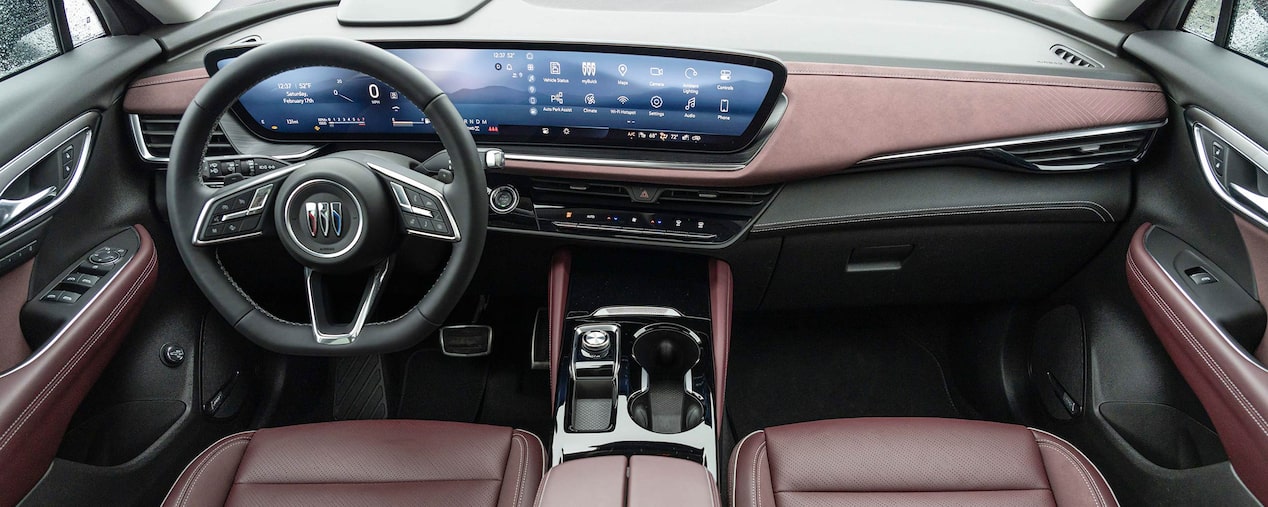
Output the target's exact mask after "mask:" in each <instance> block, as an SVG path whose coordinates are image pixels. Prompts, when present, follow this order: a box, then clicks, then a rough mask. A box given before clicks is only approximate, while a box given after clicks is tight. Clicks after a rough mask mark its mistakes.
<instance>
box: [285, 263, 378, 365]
mask: <svg viewBox="0 0 1268 507" xmlns="http://www.w3.org/2000/svg"><path fill="white" fill-rule="evenodd" d="M391 271H392V258H391V257H389V258H387V259H384V260H383V262H380V263H379V264H378V265H377V266H375V267H374V271H373V272H371V274H370V279H369V280H367V281H366V283H365V290H364V291H362V293H361V300H360V302H358V303H357V311H356V313H355V314H354V315H353V318H352V322H347V323H337V322H333V319H331V317H330V314H331V304H332V301H331V300H332V298H331V297H330V289H329V287H327V285H326V283H325V282H324V275H323V274H322V273H321V272H320V271H315V270H313V269H312V268H304V281H305V283H307V285H308V290H307V293H308V314H309V317H310V318H312V321H313V337H314V338H316V339H317V343H320V344H322V345H347V344H350V343H352V342H353V341H355V340H356V339H357V336H359V335H360V334H361V331H362V329H364V328H365V322H366V319H368V318H369V317H370V313H372V312H373V311H374V308H375V306H376V305H378V303H379V296H380V295H381V294H382V292H383V283H384V281H385V280H386V279H387V276H388V274H389V273H390V272H391Z"/></svg>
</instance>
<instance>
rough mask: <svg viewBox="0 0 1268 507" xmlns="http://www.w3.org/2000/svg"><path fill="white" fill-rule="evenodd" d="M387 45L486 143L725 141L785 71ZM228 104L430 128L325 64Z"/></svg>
mask: <svg viewBox="0 0 1268 507" xmlns="http://www.w3.org/2000/svg"><path fill="white" fill-rule="evenodd" d="M386 48H387V49H388V50H389V51H391V52H392V53H393V54H395V55H397V56H399V57H400V58H402V59H403V60H405V61H406V62H409V63H410V64H412V65H414V66H415V67H417V68H419V69H420V70H422V71H423V73H424V74H426V75H427V76H428V77H429V78H431V79H432V80H433V81H435V82H436V84H437V85H438V86H440V88H441V89H443V90H444V91H445V92H446V94H447V95H448V96H449V98H450V100H452V101H453V103H454V104H455V105H456V106H457V108H458V111H459V112H460V113H461V114H462V116H463V118H464V120H465V121H466V124H467V128H468V129H469V130H470V131H471V133H472V135H474V136H475V137H476V138H477V140H478V141H482V142H505V143H545V144H568V145H598V146H616V147H639V148H653V149H676V150H690V151H733V150H737V149H741V148H743V147H744V146H746V145H747V144H748V143H750V142H751V141H752V139H753V137H754V136H755V135H756V133H757V132H758V130H760V127H761V126H762V124H763V123H764V122H765V121H766V119H767V117H768V116H769V115H770V112H771V109H772V107H773V104H774V102H775V100H776V99H777V98H778V96H779V92H780V91H781V89H782V87H783V82H784V77H785V76H784V72H785V71H784V69H783V67H782V66H781V65H780V64H779V63H777V62H775V61H772V60H769V59H765V58H758V57H753V56H739V55H734V54H726V53H708V52H693V51H680V50H667V49H647V50H635V51H640V52H639V53H637V54H635V53H629V52H625V51H629V49H628V48H616V47H611V48H609V47H586V48H585V49H586V50H575V49H573V48H572V47H568V48H567V49H564V48H561V47H558V46H542V45H537V46H521V47H514V48H513V47H510V46H507V47H470V46H467V47H400V46H399V45H397V46H386ZM245 50H246V48H231V49H225V50H219V51H215V52H213V53H212V54H210V55H209V56H208V70H209V71H211V72H215V71H216V70H219V69H221V68H224V67H225V66H227V65H232V62H233V60H234V58H235V57H236V56H239V55H240V54H241V53H242V52H243V51H245ZM614 51H621V52H614ZM235 112H236V113H237V114H238V115H239V117H240V118H241V119H242V120H243V122H244V123H247V124H248V125H249V126H250V127H251V128H252V130H254V131H255V132H256V133H258V134H260V135H262V136H263V137H266V138H271V139H277V140H336V139H389V140H390V139H410V138H413V139H417V138H419V137H426V136H431V135H433V134H434V132H435V131H434V129H433V128H432V126H431V120H430V119H428V118H427V117H426V116H424V115H423V113H422V112H421V111H420V109H419V108H418V107H417V106H416V105H414V104H413V103H411V102H410V101H409V100H408V99H407V98H406V97H403V96H401V95H400V93H398V92H397V91H396V90H395V89H393V88H392V87H391V86H389V85H387V84H386V83H384V82H382V81H380V80H378V79H376V78H373V77H370V76H366V75H364V74H361V73H358V72H355V71H351V70H347V69H341V68H333V67H308V68H301V69H296V70H291V71H287V72H283V73H281V74H278V75H276V76H273V77H271V78H269V79H267V80H265V81H263V82H261V83H259V84H258V85H256V86H255V87H253V88H252V89H251V90H250V91H248V92H247V93H246V94H244V95H243V96H242V97H241V98H240V99H239V105H238V106H236V107H235Z"/></svg>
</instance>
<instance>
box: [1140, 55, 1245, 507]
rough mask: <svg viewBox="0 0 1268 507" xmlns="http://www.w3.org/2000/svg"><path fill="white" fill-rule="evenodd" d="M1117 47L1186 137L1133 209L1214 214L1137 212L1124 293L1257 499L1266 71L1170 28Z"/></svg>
mask: <svg viewBox="0 0 1268 507" xmlns="http://www.w3.org/2000/svg"><path fill="white" fill-rule="evenodd" d="M1124 48H1125V49H1126V50H1127V51H1128V52H1129V53H1131V54H1132V55H1133V56H1136V57H1138V58H1140V59H1141V60H1142V61H1144V62H1145V63H1146V64H1147V65H1149V66H1150V67H1151V69H1152V70H1153V71H1154V72H1155V73H1156V74H1157V75H1158V76H1160V78H1161V79H1162V81H1163V84H1164V88H1166V90H1167V94H1168V97H1169V98H1170V99H1171V100H1172V101H1173V102H1174V105H1175V106H1177V107H1175V108H1174V109H1173V110H1174V111H1176V114H1177V115H1178V116H1180V117H1181V118H1182V119H1183V121H1184V129H1185V130H1186V132H1185V133H1184V135H1183V136H1177V138H1176V141H1175V142H1176V143H1177V144H1176V151H1178V152H1180V153H1182V154H1183V155H1180V156H1179V158H1178V159H1176V160H1173V163H1176V164H1180V165H1181V166H1182V167H1183V169H1184V171H1183V172H1181V173H1177V174H1176V175H1174V177H1175V178H1176V179H1175V180H1174V181H1173V182H1172V186H1171V187H1170V189H1169V190H1171V192H1162V193H1156V194H1152V195H1142V196H1140V197H1139V200H1140V203H1141V204H1140V206H1141V207H1142V208H1145V209H1155V210H1156V209H1166V208H1168V207H1179V208H1186V207H1191V208H1198V207H1210V206H1211V205H1215V206H1218V208H1219V211H1218V212H1209V213H1202V214H1184V213H1170V214H1168V213H1155V214H1150V213H1142V215H1143V218H1144V219H1145V221H1146V223H1144V224H1143V225H1141V226H1140V228H1139V229H1137V230H1136V232H1135V234H1134V235H1133V236H1132V238H1131V241H1130V244H1129V247H1128V251H1127V279H1128V286H1129V287H1130V288H1131V291H1132V294H1133V296H1134V297H1135V299H1136V302H1137V304H1138V305H1139V307H1140V308H1141V309H1142V310H1143V312H1144V314H1145V317H1146V318H1147V320H1148V322H1149V325H1150V327H1151V328H1152V329H1153V331H1154V333H1155V334H1156V335H1157V337H1158V339H1159V340H1160V341H1161V343H1162V345H1163V347H1164V348H1165V350H1166V352H1167V354H1168V355H1169V356H1170V358H1171V360H1172V361H1173V362H1174V363H1175V365H1176V367H1177V368H1178V369H1179V372H1180V374H1181V375H1182V376H1183V378H1184V380H1185V382H1186V383H1187V384H1188V385H1189V387H1191V388H1192V389H1193V392H1194V393H1195V394H1196V395H1197V397H1198V399H1199V400H1200V401H1201V404H1202V407H1203V408H1204V409H1205V410H1206V413H1207V415H1209V417H1210V420H1211V423H1212V424H1213V426H1214V428H1215V430H1216V431H1217V432H1218V434H1219V438H1220V441H1221V442H1222V443H1223V446H1224V450H1225V451H1226V452H1227V454H1228V457H1229V460H1230V462H1231V464H1232V468H1233V471H1234V472H1235V473H1236V475H1237V477H1238V478H1239V479H1240V480H1241V482H1242V484H1244V485H1245V486H1246V487H1247V489H1249V491H1250V493H1252V494H1253V495H1254V496H1255V497H1257V498H1258V499H1259V500H1260V501H1261V502H1262V501H1266V500H1268V368H1265V367H1264V358H1265V356H1266V355H1268V354H1266V353H1265V352H1264V345H1263V342H1264V328H1265V324H1264V315H1265V311H1264V306H1263V303H1262V301H1263V298H1262V297H1261V292H1260V291H1263V290H1265V287H1264V284H1265V283H1268V233H1266V232H1265V229H1268V197H1266V196H1268V171H1265V169H1266V168H1268V151H1265V150H1264V149H1263V148H1262V146H1264V142H1265V141H1268V109H1265V108H1264V107H1263V106H1264V97H1265V96H1268V67H1265V66H1263V65H1261V64H1259V63H1258V62H1255V61H1253V60H1251V59H1248V58H1245V57H1243V56H1240V55H1237V54H1235V53H1233V52H1231V51H1228V50H1226V49H1223V48H1221V47H1219V46H1217V45H1215V44H1212V43H1211V42H1209V41H1206V40H1204V39H1202V38H1200V37H1198V36H1196V35H1192V34H1188V33H1184V32H1179V31H1149V32H1141V33H1137V34H1133V35H1132V36H1131V37H1129V38H1128V40H1127V42H1126V44H1125V45H1124ZM1180 143H1184V145H1183V146H1182V145H1181V144H1180ZM1181 148H1185V149H1181ZM1184 152H1187V153H1184ZM1195 177H1196V178H1195ZM1195 185H1200V187H1195ZM1180 186H1185V187H1186V188H1185V189H1184V190H1179V189H1177V187H1180ZM1197 188H1200V190H1201V192H1200V195H1196V196H1195V195H1193V190H1195V189H1197ZM1186 195H1187V196H1188V197H1185V196H1186ZM1194 201H1197V202H1198V204H1194ZM1149 222H1156V223H1157V224H1158V225H1157V226H1154V225H1153V224H1151V223H1149ZM1230 224H1231V225H1232V226H1233V228H1232V231H1233V234H1229V225H1230Z"/></svg>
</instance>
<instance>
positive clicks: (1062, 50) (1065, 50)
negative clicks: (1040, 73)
mask: <svg viewBox="0 0 1268 507" xmlns="http://www.w3.org/2000/svg"><path fill="white" fill-rule="evenodd" d="M1049 49H1050V50H1052V53H1053V54H1055V55H1057V58H1060V59H1061V60H1062V61H1064V62H1066V63H1068V64H1070V65H1074V66H1078V67H1086V68H1089V69H1103V68H1105V66H1104V65H1102V64H1101V62H1098V61H1096V60H1093V59H1092V58H1090V57H1088V56H1087V55H1085V54H1083V53H1080V52H1078V51H1075V50H1073V49H1070V47H1068V46H1064V45H1061V44H1055V45H1053V46H1052V47H1051V48H1049Z"/></svg>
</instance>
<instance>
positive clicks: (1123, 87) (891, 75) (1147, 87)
mask: <svg viewBox="0 0 1268 507" xmlns="http://www.w3.org/2000/svg"><path fill="white" fill-rule="evenodd" d="M788 74H789V75H798V76H840V77H868V78H878V79H913V80H921V81H950V82H960V83H995V84H1011V85H1034V86H1056V87H1062V88H1087V89H1093V90H1117V91H1129V92H1142V93H1160V92H1161V91H1162V90H1161V89H1160V88H1158V86H1157V85H1155V84H1152V83H1142V84H1140V85H1130V84H1111V83H1108V82H1107V83H1104V84H1099V83H1073V82H1059V81H1045V80H1041V79H1034V80H1027V79H1007V78H992V77H956V76H934V75H919V74H903V73H897V72H866V71H833V70H791V69H790V70H789V71H788Z"/></svg>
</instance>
